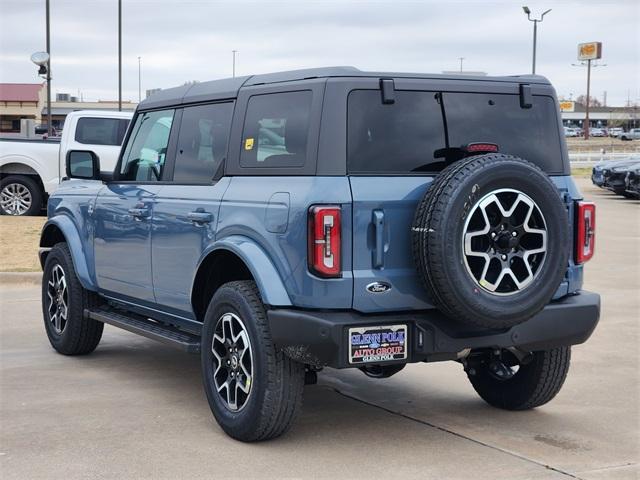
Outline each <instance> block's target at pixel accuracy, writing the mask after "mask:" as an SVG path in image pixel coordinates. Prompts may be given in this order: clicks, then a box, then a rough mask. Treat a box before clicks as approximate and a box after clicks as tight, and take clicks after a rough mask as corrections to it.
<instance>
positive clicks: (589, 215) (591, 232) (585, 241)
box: [576, 202, 596, 264]
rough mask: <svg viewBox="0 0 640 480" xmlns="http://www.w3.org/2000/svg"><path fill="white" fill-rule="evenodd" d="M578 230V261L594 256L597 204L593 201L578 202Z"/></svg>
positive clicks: (581, 261) (584, 260)
mask: <svg viewBox="0 0 640 480" xmlns="http://www.w3.org/2000/svg"><path fill="white" fill-rule="evenodd" d="M577 205H578V222H577V223H578V232H577V235H576V263H578V264H579V263H584V262H586V261H588V260H590V259H591V257H593V253H594V250H595V247H596V206H595V204H594V203H591V202H578V204H577Z"/></svg>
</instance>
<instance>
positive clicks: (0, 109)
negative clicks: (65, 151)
mask: <svg viewBox="0 0 640 480" xmlns="http://www.w3.org/2000/svg"><path fill="white" fill-rule="evenodd" d="M137 105H138V104H137V103H135V102H131V101H123V102H122V110H124V111H133V110H135V109H136V106H137ZM76 110H118V102H117V101H114V100H98V101H96V102H85V101H79V100H78V98H77V97H73V96H71V95H69V94H66V93H58V94H57V95H56V98H55V100H54V101H52V102H51V124H52V125H53V127H54V128H55V129H56V130H62V128H63V127H64V120H65V118H66V117H67V115H68V114H69V113H71V112H74V111H76ZM24 119H32V120H34V121H35V124H36V125H46V124H47V87H46V84H44V83H42V84H41V83H0V133H7V134H17V133H20V122H21V120H24Z"/></svg>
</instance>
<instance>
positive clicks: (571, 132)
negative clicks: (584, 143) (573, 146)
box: [564, 127, 578, 137]
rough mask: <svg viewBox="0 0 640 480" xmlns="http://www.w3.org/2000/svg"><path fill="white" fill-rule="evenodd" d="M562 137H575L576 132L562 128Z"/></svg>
mask: <svg viewBox="0 0 640 480" xmlns="http://www.w3.org/2000/svg"><path fill="white" fill-rule="evenodd" d="M564 136H565V137H577V136H578V130H577V129H575V128H571V127H564Z"/></svg>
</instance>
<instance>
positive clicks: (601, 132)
mask: <svg viewBox="0 0 640 480" xmlns="http://www.w3.org/2000/svg"><path fill="white" fill-rule="evenodd" d="M589 135H590V136H592V137H606V136H607V131H606V130H605V129H604V128H591V129H589Z"/></svg>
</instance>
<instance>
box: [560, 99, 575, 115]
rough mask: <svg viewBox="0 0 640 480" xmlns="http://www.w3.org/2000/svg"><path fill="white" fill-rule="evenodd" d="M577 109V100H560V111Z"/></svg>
mask: <svg viewBox="0 0 640 480" xmlns="http://www.w3.org/2000/svg"><path fill="white" fill-rule="evenodd" d="M575 109H576V105H575V102H572V101H569V100H563V101H561V102H560V111H561V112H573V111H575Z"/></svg>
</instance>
